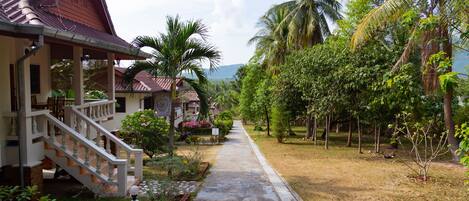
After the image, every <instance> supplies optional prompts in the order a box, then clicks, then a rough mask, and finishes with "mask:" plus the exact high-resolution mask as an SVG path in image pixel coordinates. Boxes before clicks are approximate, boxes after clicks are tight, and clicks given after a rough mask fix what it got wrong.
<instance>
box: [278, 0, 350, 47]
mask: <svg viewBox="0 0 469 201" xmlns="http://www.w3.org/2000/svg"><path fill="white" fill-rule="evenodd" d="M341 7H342V5H341V4H340V3H339V1H337V0H290V1H287V2H285V3H282V4H279V5H276V6H274V7H273V8H272V9H271V10H270V11H269V12H275V11H276V10H279V9H286V10H288V15H287V16H286V17H285V19H284V20H283V21H282V23H281V24H280V25H281V26H280V27H279V28H278V29H277V30H276V31H277V32H281V31H282V28H283V26H287V27H288V44H289V45H290V46H291V47H293V48H294V49H302V48H304V47H311V46H312V45H315V44H317V43H321V42H323V41H324V39H325V38H326V37H327V36H328V35H329V34H330V29H329V26H328V24H327V20H326V18H329V19H330V20H332V21H333V22H335V21H337V20H339V19H341V18H342V16H341V14H340V9H341Z"/></svg>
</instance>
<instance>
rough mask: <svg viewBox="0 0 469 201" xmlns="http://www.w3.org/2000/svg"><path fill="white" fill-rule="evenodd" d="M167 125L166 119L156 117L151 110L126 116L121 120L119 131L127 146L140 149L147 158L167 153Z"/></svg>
mask: <svg viewBox="0 0 469 201" xmlns="http://www.w3.org/2000/svg"><path fill="white" fill-rule="evenodd" d="M168 127H169V125H168V123H167V122H166V119H164V118H161V117H157V116H156V114H155V112H154V111H153V110H144V111H141V112H135V113H133V114H130V115H127V116H126V117H125V119H124V120H122V127H121V130H120V131H119V135H120V137H122V138H123V139H124V140H125V141H126V142H128V143H129V144H134V145H137V146H138V147H140V148H142V149H143V151H144V152H145V154H147V155H148V157H150V158H153V156H155V155H156V154H161V153H167V152H168V151H169V150H168V135H167V133H168Z"/></svg>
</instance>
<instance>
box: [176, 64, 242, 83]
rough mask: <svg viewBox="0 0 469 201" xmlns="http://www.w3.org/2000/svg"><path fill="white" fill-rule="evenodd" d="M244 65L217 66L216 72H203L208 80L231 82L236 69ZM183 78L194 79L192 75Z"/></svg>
mask: <svg viewBox="0 0 469 201" xmlns="http://www.w3.org/2000/svg"><path fill="white" fill-rule="evenodd" d="M243 65H244V64H233V65H226V66H219V67H218V69H217V70H216V71H213V72H210V71H209V70H208V69H206V70H205V73H206V74H207V77H208V79H209V80H231V79H233V77H234V76H235V74H236V72H237V71H238V69H239V68H240V67H241V66H243ZM184 76H187V77H190V78H194V76H193V75H190V74H185V75H184Z"/></svg>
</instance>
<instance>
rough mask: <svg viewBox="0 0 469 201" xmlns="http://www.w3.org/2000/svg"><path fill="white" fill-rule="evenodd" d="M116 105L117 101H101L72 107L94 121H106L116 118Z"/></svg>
mask: <svg viewBox="0 0 469 201" xmlns="http://www.w3.org/2000/svg"><path fill="white" fill-rule="evenodd" d="M115 103H116V101H115V100H101V101H94V102H89V103H85V104H83V105H77V106H71V107H73V108H74V109H76V110H78V111H80V112H81V113H83V114H85V115H86V116H87V117H89V118H91V119H92V120H93V121H105V120H108V119H110V118H112V117H113V116H114V113H115V112H114V111H115V106H114V105H115Z"/></svg>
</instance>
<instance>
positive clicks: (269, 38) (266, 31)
mask: <svg viewBox="0 0 469 201" xmlns="http://www.w3.org/2000/svg"><path fill="white" fill-rule="evenodd" d="M287 15H288V10H287V9H285V8H278V9H274V10H271V11H270V12H267V13H266V14H265V15H264V16H262V17H261V18H260V19H259V22H258V23H257V24H258V26H259V27H260V30H259V31H258V32H257V33H256V35H255V36H254V37H253V38H251V39H250V40H249V42H248V44H249V45H252V44H256V54H258V56H260V57H261V58H262V59H263V60H264V61H265V63H266V64H267V65H269V66H273V65H277V64H280V63H283V61H284V60H285V56H286V54H287V52H288V44H287V40H288V27H287V26H286V23H282V22H283V21H284V20H285V18H286V17H287Z"/></svg>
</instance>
